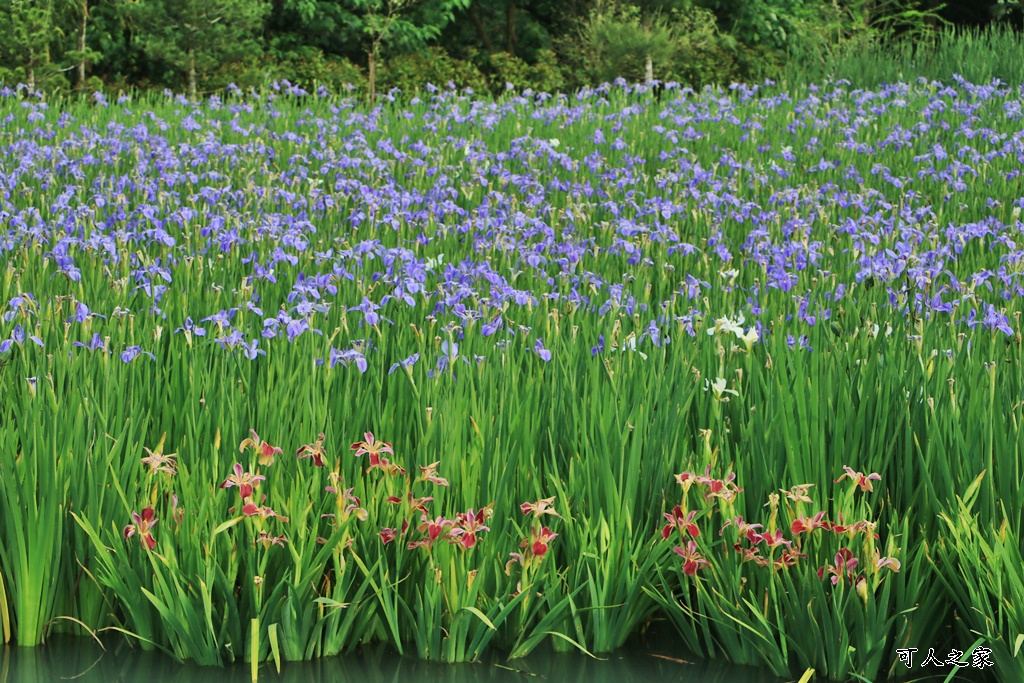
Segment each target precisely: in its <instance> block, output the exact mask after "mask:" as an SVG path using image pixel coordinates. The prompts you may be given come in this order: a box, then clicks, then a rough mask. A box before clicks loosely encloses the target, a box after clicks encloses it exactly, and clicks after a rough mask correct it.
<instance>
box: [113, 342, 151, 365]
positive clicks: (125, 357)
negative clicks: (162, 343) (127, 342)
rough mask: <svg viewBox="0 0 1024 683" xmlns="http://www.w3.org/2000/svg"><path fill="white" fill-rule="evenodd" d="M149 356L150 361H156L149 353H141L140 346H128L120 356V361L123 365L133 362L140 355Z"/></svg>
mask: <svg viewBox="0 0 1024 683" xmlns="http://www.w3.org/2000/svg"><path fill="white" fill-rule="evenodd" d="M143 354H145V355H147V356H149V359H150V360H156V356H154V355H153V354H151V353H150V352H149V351H143V350H142V347H141V346H129V347H128V348H127V349H125V350H124V352H123V353H122V354H121V361H122V362H124V363H131V362H132V361H133V360H135V359H136V358H138V357H139V356H140V355H143Z"/></svg>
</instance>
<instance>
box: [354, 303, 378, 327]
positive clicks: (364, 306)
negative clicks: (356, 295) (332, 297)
mask: <svg viewBox="0 0 1024 683" xmlns="http://www.w3.org/2000/svg"><path fill="white" fill-rule="evenodd" d="M379 308H380V306H378V305H377V304H375V303H373V302H372V301H370V300H369V299H368V298H366V297H365V296H364V297H363V303H361V304H359V305H358V306H353V307H352V308H350V309H348V310H349V311H362V313H363V320H365V321H366V324H367V325H369V326H370V327H373V326H374V325H376V324H377V323H379V322H380V316H379V315H377V313H376V311H377V309H379Z"/></svg>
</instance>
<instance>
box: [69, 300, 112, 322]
mask: <svg viewBox="0 0 1024 683" xmlns="http://www.w3.org/2000/svg"><path fill="white" fill-rule="evenodd" d="M89 318H103V319H104V320H106V319H107V316H105V315H100V314H99V313H93V312H92V310H90V309H89V307H88V306H86V305H85V304H83V303H82V302H81V301H79V302H78V303H77V304H76V305H75V314H74V315H73V316H71V317H70V318H68V320H67V322H71V321H72V320H73V321H75V322H76V323H84V322H85V321H86V320H88V319H89Z"/></svg>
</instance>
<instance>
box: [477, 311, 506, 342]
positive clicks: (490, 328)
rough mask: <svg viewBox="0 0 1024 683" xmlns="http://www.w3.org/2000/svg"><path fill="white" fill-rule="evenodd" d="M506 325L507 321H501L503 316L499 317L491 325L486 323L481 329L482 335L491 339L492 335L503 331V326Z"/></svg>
mask: <svg viewBox="0 0 1024 683" xmlns="http://www.w3.org/2000/svg"><path fill="white" fill-rule="evenodd" d="M504 324H505V321H504V320H502V319H501V316H500V315H499V316H497V317H496V318H495V319H494V320H492V321H491V322H489V323H484V324H483V325H482V326H481V327H480V333H481V334H482V335H483V336H485V337H490V336H491V335H492V334H494V333H495V332H497V331H498V330H500V329H501V326H502V325H504Z"/></svg>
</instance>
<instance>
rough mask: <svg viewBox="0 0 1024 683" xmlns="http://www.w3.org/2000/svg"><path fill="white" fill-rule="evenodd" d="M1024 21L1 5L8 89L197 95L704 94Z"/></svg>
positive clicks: (933, 6) (608, 9) (441, 7)
mask: <svg viewBox="0 0 1024 683" xmlns="http://www.w3.org/2000/svg"><path fill="white" fill-rule="evenodd" d="M1021 19H1022V10H1021V3H1019V2H1016V1H1013V0H999V1H998V2H996V1H995V0H992V1H991V2H988V3H966V2H949V3H945V4H940V3H938V2H936V1H935V0H884V1H879V0H742V1H740V0H571V1H563V0H231V1H228V0H210V1H209V2H200V1H198V0H180V1H179V0H0V27H2V28H3V29H4V37H5V40H4V41H3V44H2V45H0V82H3V83H6V84H7V85H14V84H16V83H25V84H28V85H29V86H30V88H37V87H38V88H40V89H42V90H44V91H67V90H71V89H77V90H80V91H83V92H85V93H91V92H92V91H94V90H104V91H106V92H107V93H108V94H110V93H117V92H119V91H123V90H128V89H131V88H150V87H156V88H164V87H168V88H171V89H172V90H174V91H176V92H186V93H188V94H189V96H190V97H192V98H194V97H195V96H196V94H197V93H212V92H218V91H221V90H222V89H223V88H224V87H225V86H226V85H228V84H229V83H234V84H236V85H238V86H241V87H242V88H243V89H245V88H248V87H264V86H266V85H268V84H269V83H271V82H272V81H275V80H288V81H289V82H291V83H295V84H298V85H300V86H302V87H304V88H305V89H307V90H309V91H310V92H312V91H313V90H315V89H316V88H317V87H320V86H324V87H327V88H329V89H330V90H331V91H333V92H342V91H344V90H345V89H346V88H347V87H348V86H349V85H355V86H357V87H358V88H360V89H361V90H362V91H364V92H366V93H368V94H370V95H371V96H372V95H373V94H374V93H382V92H387V91H388V90H389V89H391V88H396V87H397V88H400V89H402V90H403V91H404V92H406V93H411V91H412V90H418V89H419V88H421V87H423V86H424V85H426V84H427V83H433V84H434V85H438V86H444V85H446V84H447V83H448V82H449V81H451V82H453V83H455V85H456V86H457V87H459V88H464V87H471V88H473V89H474V90H475V91H477V92H479V93H481V94H483V93H485V92H486V93H490V94H495V95H496V94H499V93H501V92H503V91H504V90H505V88H506V84H508V83H511V84H512V85H513V86H514V87H515V88H517V89H520V90H522V89H526V88H532V89H534V90H538V89H540V90H554V89H559V90H573V89H576V88H579V87H581V86H584V85H596V84H598V83H601V82H604V81H612V80H614V79H615V78H616V77H623V78H625V79H627V80H628V81H640V80H647V81H650V80H657V81H662V82H669V81H676V82H681V83H683V84H686V85H690V86H692V87H695V88H700V87H702V86H704V85H707V84H723V85H727V84H728V83H731V82H760V81H761V80H763V79H764V78H768V77H770V78H774V79H776V80H778V79H779V78H780V77H781V76H782V75H783V74H785V73H790V74H792V73H793V72H794V70H800V69H804V68H808V69H810V70H811V71H813V72H820V71H823V70H824V71H828V70H829V69H830V68H832V66H833V65H834V64H835V63H836V61H837V60H839V61H842V60H843V59H844V58H846V57H847V56H852V57H853V58H859V59H864V57H865V55H872V56H875V57H877V55H878V50H881V49H890V48H892V49H898V50H911V51H913V50H915V49H916V48H917V47H920V46H925V47H927V46H928V45H930V44H932V43H933V42H934V40H935V38H936V37H937V36H938V35H939V34H940V32H941V31H942V30H943V29H945V28H951V27H953V26H959V27H964V26H973V27H978V26H981V25H983V24H986V23H992V24H993V25H999V26H1003V27H1011V28H1014V27H1016V28H1018V29H1019V27H1020V25H1021ZM787 69H788V71H787Z"/></svg>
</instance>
